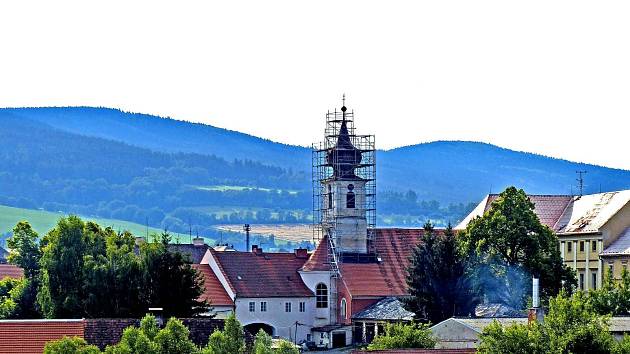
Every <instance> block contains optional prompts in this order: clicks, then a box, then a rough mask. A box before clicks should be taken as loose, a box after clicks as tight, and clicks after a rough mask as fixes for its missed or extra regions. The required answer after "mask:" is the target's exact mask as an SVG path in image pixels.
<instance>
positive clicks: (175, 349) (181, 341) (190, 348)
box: [155, 318, 198, 354]
mask: <svg viewBox="0 0 630 354" xmlns="http://www.w3.org/2000/svg"><path fill="white" fill-rule="evenodd" d="M189 335H190V331H189V330H188V328H186V326H184V325H183V324H182V321H180V320H178V319H176V318H170V319H169V320H168V322H166V326H165V327H164V328H163V329H161V330H160V331H159V332H158V334H157V335H156V336H155V343H156V344H157V346H158V348H159V351H158V353H160V354H191V353H197V351H198V348H197V346H195V344H194V343H193V342H192V341H191V340H190V339H189V338H188V336H189Z"/></svg>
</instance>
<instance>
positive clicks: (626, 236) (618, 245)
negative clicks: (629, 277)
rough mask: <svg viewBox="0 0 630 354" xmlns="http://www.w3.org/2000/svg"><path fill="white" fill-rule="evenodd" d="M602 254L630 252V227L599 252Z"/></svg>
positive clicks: (624, 253) (613, 254) (612, 254)
mask: <svg viewBox="0 0 630 354" xmlns="http://www.w3.org/2000/svg"><path fill="white" fill-rule="evenodd" d="M601 254H602V255H603V256H615V255H627V254H630V227H629V228H627V229H626V230H625V231H624V232H623V233H621V235H620V236H619V238H617V239H616V240H615V242H613V243H612V244H610V246H608V247H606V249H605V250H604V251H603V252H602V253H601Z"/></svg>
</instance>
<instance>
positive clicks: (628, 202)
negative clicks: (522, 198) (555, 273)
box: [457, 190, 630, 290]
mask: <svg viewBox="0 0 630 354" xmlns="http://www.w3.org/2000/svg"><path fill="white" fill-rule="evenodd" d="M497 197H498V195H497V194H490V195H488V196H486V197H485V198H484V199H483V200H482V201H481V203H479V205H477V207H476V208H475V210H473V211H472V212H471V213H470V214H469V215H468V216H467V217H466V218H465V219H464V220H463V221H462V222H461V223H460V224H459V225H458V226H457V229H464V228H466V225H468V222H470V220H471V219H473V218H474V217H476V216H481V215H483V213H484V212H485V211H487V210H488V209H490V207H491V205H492V202H493V201H494V200H496V199H497ZM529 198H530V200H531V201H532V203H534V206H535V208H534V212H535V213H536V215H538V218H539V219H540V221H541V222H542V223H543V224H545V225H547V226H549V227H550V228H551V229H552V230H553V231H554V232H556V234H557V235H558V238H559V240H560V254H561V256H562V259H563V260H564V262H565V264H566V265H568V266H569V267H570V268H572V269H573V270H575V271H576V275H577V279H578V288H580V289H584V290H588V289H595V288H598V287H600V286H601V284H602V276H603V274H604V271H605V270H606V269H610V270H611V271H612V272H613V275H614V277H615V278H619V277H620V276H621V269H622V268H623V267H626V266H627V264H628V260H630V190H624V191H618V192H607V193H598V194H590V195H584V196H567V195H529Z"/></svg>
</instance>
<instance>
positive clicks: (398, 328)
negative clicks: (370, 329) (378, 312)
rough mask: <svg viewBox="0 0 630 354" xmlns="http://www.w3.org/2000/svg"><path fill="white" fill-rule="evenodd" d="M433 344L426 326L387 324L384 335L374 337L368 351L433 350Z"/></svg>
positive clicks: (433, 339)
mask: <svg viewBox="0 0 630 354" xmlns="http://www.w3.org/2000/svg"><path fill="white" fill-rule="evenodd" d="M435 343H436V341H435V338H433V336H432V334H431V330H430V329H429V326H428V325H426V324H416V323H409V324H404V323H396V324H387V325H386V326H385V334H384V335H378V336H376V338H374V340H373V341H372V343H370V345H368V350H382V349H398V348H433V347H435Z"/></svg>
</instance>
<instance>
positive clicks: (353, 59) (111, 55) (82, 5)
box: [0, 0, 630, 169]
mask: <svg viewBox="0 0 630 354" xmlns="http://www.w3.org/2000/svg"><path fill="white" fill-rule="evenodd" d="M629 18H630V2H628V1H605V2H603V1H597V2H595V1H550V0H545V1H519V2H516V1H505V0H502V1H470V0H468V1H449V0H439V1H390V0H388V1H381V2H372V1H366V0H363V1H342V0H336V1H317V2H306V1H295V0H292V1H273V0H267V1H251V2H249V1H222V2H211V1H198V2H197V1H172V2H161V1H84V0H82V1H63V0H62V1H41V2H34V1H29V0H21V1H11V2H2V3H1V4H0V36H1V40H0V107H21V106H29V107H35V106H101V107H113V108H120V109H123V110H126V111H132V112H141V113H149V114H156V115H160V116H170V117H172V118H175V119H180V120H188V121H194V122H203V123H207V124H211V125H214V126H218V127H223V128H228V129H232V130H237V131H241V132H245V133H249V134H252V135H256V136H260V137H264V138H268V139H271V140H274V141H279V142H284V143H289V144H296V145H310V143H312V142H314V141H317V140H320V136H321V135H322V133H323V129H324V117H325V113H326V111H327V110H329V109H330V110H332V109H334V108H335V107H336V108H339V107H340V106H341V96H342V94H344V93H345V94H346V95H347V106H348V107H349V108H350V109H353V110H354V112H355V122H356V125H357V129H358V132H359V133H363V134H375V135H376V142H377V145H378V147H379V148H383V149H389V148H394V147H398V146H404V145H411V144H417V143H422V142H429V141H435V140H472V141H483V142H488V143H492V144H495V145H499V146H502V147H507V148H510V149H514V150H519V151H528V152H535V153H540V154H543V155H547V156H553V157H559V158H565V159H569V160H572V161H581V162H588V163H594V164H599V165H604V166H609V167H617V168H625V169H630V154H629V153H628V151H630V149H629V148H628V141H629V137H630V21H628V19H629Z"/></svg>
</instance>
